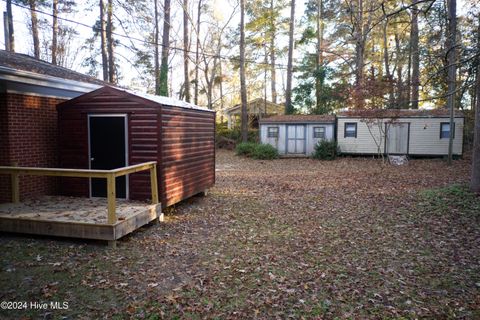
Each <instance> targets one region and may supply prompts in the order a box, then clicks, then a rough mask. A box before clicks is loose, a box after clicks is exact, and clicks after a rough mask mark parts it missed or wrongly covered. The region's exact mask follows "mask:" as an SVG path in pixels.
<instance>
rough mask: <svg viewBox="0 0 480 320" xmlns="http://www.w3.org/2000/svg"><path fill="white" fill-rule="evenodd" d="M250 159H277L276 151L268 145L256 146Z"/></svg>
mask: <svg viewBox="0 0 480 320" xmlns="http://www.w3.org/2000/svg"><path fill="white" fill-rule="evenodd" d="M252 157H253V158H254V159H264V160H272V159H276V158H278V151H277V149H275V147H273V146H271V145H269V144H263V143H261V144H256V145H255V149H254V150H253V154H252Z"/></svg>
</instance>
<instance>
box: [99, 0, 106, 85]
mask: <svg viewBox="0 0 480 320" xmlns="http://www.w3.org/2000/svg"><path fill="white" fill-rule="evenodd" d="M99 5H100V29H101V30H100V50H101V52H102V71H103V81H108V56H107V30H106V23H105V4H104V3H103V0H100V2H99Z"/></svg>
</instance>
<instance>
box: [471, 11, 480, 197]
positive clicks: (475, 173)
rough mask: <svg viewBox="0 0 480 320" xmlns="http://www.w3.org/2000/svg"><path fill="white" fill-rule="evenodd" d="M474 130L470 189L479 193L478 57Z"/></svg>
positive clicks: (479, 45)
mask: <svg viewBox="0 0 480 320" xmlns="http://www.w3.org/2000/svg"><path fill="white" fill-rule="evenodd" d="M477 52H480V17H478V30H477ZM475 84H476V85H475V97H476V98H475V100H476V101H475V103H476V104H475V131H474V138H473V152H472V155H473V157H472V177H471V180H470V189H471V190H472V191H473V192H476V193H477V194H480V58H478V57H477V72H476V79H475Z"/></svg>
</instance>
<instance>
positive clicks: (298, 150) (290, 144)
mask: <svg viewBox="0 0 480 320" xmlns="http://www.w3.org/2000/svg"><path fill="white" fill-rule="evenodd" d="M287 154H305V126H304V125H287Z"/></svg>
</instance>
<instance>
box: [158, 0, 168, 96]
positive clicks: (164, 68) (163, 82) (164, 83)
mask: <svg viewBox="0 0 480 320" xmlns="http://www.w3.org/2000/svg"><path fill="white" fill-rule="evenodd" d="M163 10H164V14H163V37H162V61H161V64H160V89H159V94H160V95H161V96H168V53H169V46H170V0H165V1H164V4H163Z"/></svg>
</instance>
